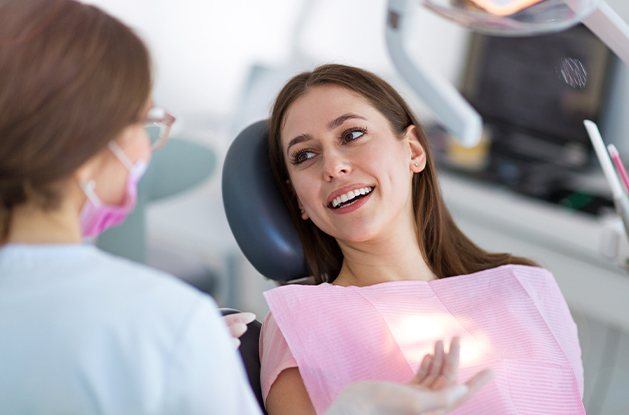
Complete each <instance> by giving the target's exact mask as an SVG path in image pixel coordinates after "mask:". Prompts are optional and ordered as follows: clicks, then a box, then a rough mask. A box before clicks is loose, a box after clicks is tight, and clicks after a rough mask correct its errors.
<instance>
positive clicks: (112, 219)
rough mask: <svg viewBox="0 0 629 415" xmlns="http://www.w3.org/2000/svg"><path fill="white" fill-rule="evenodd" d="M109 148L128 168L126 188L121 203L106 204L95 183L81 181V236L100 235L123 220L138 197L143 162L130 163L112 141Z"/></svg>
mask: <svg viewBox="0 0 629 415" xmlns="http://www.w3.org/2000/svg"><path fill="white" fill-rule="evenodd" d="M109 149H110V150H111V151H112V152H113V153H114V155H115V156H116V158H118V160H120V162H121V163H122V164H124V166H125V167H126V168H127V170H129V178H128V179H127V190H126V195H125V198H124V201H123V203H122V205H120V206H115V205H107V204H105V203H103V202H102V200H101V199H100V198H99V197H98V195H97V194H96V191H95V187H96V183H95V182H94V180H90V181H88V182H85V183H81V188H82V189H83V192H84V193H85V195H86V196H87V201H86V202H85V205H83V208H82V209H81V218H80V219H81V231H82V233H83V237H86V238H89V237H94V236H98V235H100V234H101V233H102V232H104V231H105V230H107V229H109V228H111V227H113V226H117V225H119V224H121V223H122V222H124V220H125V219H126V218H127V216H128V215H129V213H131V212H132V211H133V208H135V203H136V201H137V197H138V182H139V181H140V179H141V178H142V175H143V174H144V172H145V171H146V167H147V165H146V163H145V162H141V161H139V162H137V163H135V164H133V163H131V161H130V160H129V158H128V157H127V155H126V154H125V153H124V152H123V151H122V149H121V148H120V147H119V146H118V145H117V144H116V143H114V142H113V141H112V142H111V143H109Z"/></svg>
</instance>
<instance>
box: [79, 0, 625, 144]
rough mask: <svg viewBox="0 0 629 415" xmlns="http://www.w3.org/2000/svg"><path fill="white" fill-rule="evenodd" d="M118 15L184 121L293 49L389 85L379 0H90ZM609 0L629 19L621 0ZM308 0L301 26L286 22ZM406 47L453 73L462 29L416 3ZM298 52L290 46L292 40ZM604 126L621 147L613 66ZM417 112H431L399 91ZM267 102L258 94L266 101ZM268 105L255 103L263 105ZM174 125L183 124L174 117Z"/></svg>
mask: <svg viewBox="0 0 629 415" xmlns="http://www.w3.org/2000/svg"><path fill="white" fill-rule="evenodd" d="M89 2H90V3H94V4H97V5H100V6H102V7H104V8H105V9H106V10H108V11H110V12H111V13H113V14H115V15H117V16H119V17H121V18H122V19H123V20H125V21H126V22H128V23H129V24H130V25H131V26H133V27H134V28H136V29H137V30H138V31H139V32H140V34H141V35H142V36H143V37H144V38H145V39H146V40H147V42H148V44H149V46H150V48H151V50H152V52H153V57H154V61H155V63H156V82H155V98H156V100H157V101H158V102H160V103H161V104H162V105H164V106H166V107H168V108H169V109H171V111H173V112H175V113H177V114H178V115H179V119H180V120H181V121H182V122H180V123H179V124H180V125H179V128H184V129H185V128H186V127H194V126H191V125H188V126H186V125H185V123H186V121H188V123H191V122H192V123H193V122H194V120H198V119H200V118H203V117H209V116H212V117H229V116H230V115H231V114H232V113H233V112H234V111H235V110H237V108H236V107H237V105H238V102H239V101H238V100H239V98H240V93H241V88H242V82H243V81H244V79H245V78H246V76H247V74H248V73H249V72H248V71H249V68H250V65H252V64H254V63H258V64H260V63H262V64H266V65H270V66H274V67H282V65H287V64H288V63H289V62H290V63H294V60H295V59H297V58H305V59H306V60H307V61H308V62H312V63H324V62H339V63H341V62H342V63H349V64H354V65H358V66H361V67H365V68H367V69H371V70H374V71H376V72H378V73H380V74H382V75H384V76H385V77H386V78H387V79H389V80H390V81H392V82H393V83H394V84H396V86H398V87H402V85H403V84H401V83H399V82H398V81H397V80H396V79H395V75H394V73H395V71H394V70H393V68H392V66H391V64H390V61H389V58H388V55H387V52H386V48H385V43H384V22H385V8H386V0H343V1H338V0H312V1H306V0H299V1H297V0H265V1H247V0H229V1H225V0H220V1H219V0H182V1H177V2H175V1H172V0H170V1H169V0H135V1H127V0H89ZM608 3H609V4H610V5H611V6H612V7H613V8H614V9H616V10H617V12H618V13H620V14H621V15H622V16H623V17H624V18H625V20H629V2H628V1H627V0H608ZM304 5H307V6H308V9H307V11H306V16H305V17H304V19H303V20H302V21H303V25H302V26H301V28H300V29H299V30H296V28H295V27H294V25H295V22H296V21H297V19H298V16H299V12H300V10H302V7H303V6H304ZM413 19H414V21H415V24H414V27H415V30H414V32H413V33H412V35H411V36H409V42H408V47H409V48H410V49H412V50H413V51H414V53H415V57H416V59H417V60H419V61H421V62H422V63H424V64H427V65H428V66H429V67H431V68H432V69H433V70H434V71H436V72H438V73H440V74H442V75H443V76H445V77H446V78H447V79H449V80H451V81H453V82H456V81H458V79H459V71H460V69H461V64H462V62H463V59H464V51H465V47H466V38H467V35H468V32H467V31H466V30H465V29H463V28H461V27H459V26H457V25H454V24H452V23H450V22H448V21H446V20H444V19H442V18H440V17H438V16H436V15H434V14H432V13H431V12H429V11H428V10H425V9H422V8H420V7H417V9H416V13H415V14H414V16H413ZM295 45H296V48H297V50H299V51H301V52H302V55H301V56H295V55H291V53H292V52H291V51H292V50H293V47H294V46H295ZM613 90H614V92H613V94H612V96H611V103H612V105H611V107H610V110H609V112H608V114H607V116H606V118H604V122H603V125H602V129H603V133H604V134H605V135H606V138H607V139H609V140H610V141H614V142H616V143H617V144H618V145H619V147H620V149H621V151H622V152H623V153H625V154H627V155H628V156H629V140H627V139H626V138H625V134H626V132H627V131H629V116H628V115H629V69H627V68H625V67H622V65H621V66H620V68H619V70H618V71H617V73H616V74H615V85H614V88H613ZM405 95H406V97H407V98H409V99H410V101H411V103H412V104H413V106H414V107H415V108H416V109H417V110H418V111H419V112H420V116H430V111H429V110H427V108H426V107H424V106H423V105H422V104H421V102H417V101H416V100H415V99H414V97H412V96H410V95H409V94H408V93H407V94H405ZM265 104H267V103H265ZM267 107H268V105H264V110H265V111H266V109H267ZM182 124H183V125H182Z"/></svg>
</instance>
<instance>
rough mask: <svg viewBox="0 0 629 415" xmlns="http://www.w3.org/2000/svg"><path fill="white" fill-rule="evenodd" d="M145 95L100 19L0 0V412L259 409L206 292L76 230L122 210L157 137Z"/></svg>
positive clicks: (142, 80)
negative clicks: (151, 134) (102, 246)
mask: <svg viewBox="0 0 629 415" xmlns="http://www.w3.org/2000/svg"><path fill="white" fill-rule="evenodd" d="M150 95H151V71H150V59H149V53H148V51H147V48H146V46H145V45H144V43H143V42H142V41H141V40H140V38H139V37H138V36H137V35H136V34H134V33H133V31H132V30H130V29H129V28H128V27H127V26H126V25H124V24H123V23H121V22H120V21H119V20H117V19H116V18H114V17H112V16H110V15H108V14H107V13H105V12H103V11H101V10H100V9H98V8H96V7H94V6H91V5H86V4H82V3H80V2H77V1H71V0H10V1H2V2H0V244H1V245H0V337H1V338H2V341H0V367H2V376H0V413H3V414H35V413H49V414H53V413H54V414H61V413H64V414H65V413H74V414H95V413H99V414H145V413H151V414H161V413H164V414H179V413H181V414H201V413H204V414H207V413H216V414H219V413H220V414H236V413H237V414H257V413H259V408H258V406H257V403H256V401H255V399H254V397H253V394H252V393H251V390H250V388H249V386H248V384H247V381H246V376H245V375H244V370H243V368H242V364H241V363H240V361H239V359H238V355H237V354H236V352H235V350H234V347H233V343H232V342H231V339H230V337H229V333H228V330H227V328H226V327H225V325H224V323H223V321H222V320H221V318H220V315H219V313H218V310H217V308H216V306H215V304H214V302H213V301H212V299H211V298H210V297H208V296H206V295H204V294H202V293H200V292H198V291H196V290H194V289H193V288H191V287H188V286H187V285H185V284H183V283H182V282H179V281H178V280H177V279H176V278H174V277H171V276H170V275H166V274H163V273H161V272H158V271H156V270H152V269H150V268H147V267H144V266H141V265H138V264H135V263H132V262H129V261H126V260H123V259H119V258H116V257H113V256H110V255H108V254H106V253H104V252H101V251H100V250H98V249H97V248H95V247H93V246H91V245H89V244H83V243H82V240H83V238H84V237H86V236H92V237H93V236H96V235H98V233H99V232H101V231H103V230H104V229H106V228H108V227H110V226H113V225H115V224H116V223H120V222H121V221H122V220H124V218H125V216H126V215H127V214H128V213H129V212H130V211H131V210H132V209H133V207H134V200H135V195H136V186H137V182H138V180H139V179H140V177H141V175H142V173H143V171H144V169H145V168H146V165H147V164H148V162H149V160H150V157H151V152H152V151H153V150H154V149H155V148H157V147H158V146H159V145H161V144H163V142H164V140H165V139H166V137H167V133H168V129H169V127H170V125H171V124H172V122H173V121H174V119H173V117H172V116H170V115H169V114H168V113H167V112H165V111H164V110H162V109H161V108H158V107H153V106H152V102H151V99H150ZM147 122H148V123H151V124H153V125H156V126H159V127H160V131H161V132H162V134H161V135H159V136H158V137H157V140H156V141H155V142H151V140H150V138H149V136H148V134H147V132H146V130H145V125H146V123H147Z"/></svg>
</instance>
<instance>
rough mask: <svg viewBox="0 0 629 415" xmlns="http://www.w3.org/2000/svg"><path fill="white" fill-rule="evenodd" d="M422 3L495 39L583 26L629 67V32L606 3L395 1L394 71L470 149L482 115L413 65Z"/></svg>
mask: <svg viewBox="0 0 629 415" xmlns="http://www.w3.org/2000/svg"><path fill="white" fill-rule="evenodd" d="M417 3H419V4H420V5H422V6H424V7H426V8H428V9H429V10H432V11H433V12H435V13H437V14H439V15H441V16H443V17H445V18H447V19H449V20H452V21H454V22H457V23H459V24H461V25H463V26H465V27H468V28H470V29H472V30H474V31H478V32H481V33H485V34H490V35H499V36H528V35H538V34H543V33H550V32H558V31H560V30H563V29H566V28H568V27H570V26H573V25H575V24H577V23H579V22H583V23H584V24H585V25H586V26H587V27H588V28H589V29H590V30H591V31H592V32H593V33H594V34H595V35H596V36H598V37H599V38H600V39H601V40H602V41H603V42H604V43H605V44H606V45H607V46H608V47H609V48H610V49H611V50H612V51H613V52H614V53H616V55H618V57H619V58H620V59H622V60H623V61H624V62H625V64H627V65H629V26H628V25H627V23H626V22H624V21H623V20H622V19H621V18H620V16H618V14H616V13H615V12H614V11H613V10H612V9H611V8H610V7H609V5H607V3H605V2H604V1H602V0H389V2H388V6H387V9H388V13H387V25H386V43H387V48H388V50H389V54H390V56H391V59H392V61H393V64H394V66H395V67H396V69H397V71H398V72H399V73H400V74H401V75H402V78H403V79H404V80H405V81H406V82H407V83H408V84H409V85H410V86H411V88H412V89H413V90H414V91H415V93H416V94H417V95H418V96H419V97H420V98H421V99H422V100H423V101H424V102H425V103H426V104H427V105H428V106H429V107H430V108H431V109H432V111H433V112H434V114H435V115H436V117H437V118H438V119H439V120H440V121H441V123H442V124H443V125H444V126H445V127H446V129H447V130H448V131H449V132H450V133H451V134H452V135H453V136H454V137H455V138H456V139H458V140H459V141H460V142H461V144H462V145H464V146H470V147H471V146H474V145H476V144H477V143H478V142H479V140H480V137H481V134H482V120H481V117H480V115H479V114H478V112H477V111H476V110H474V108H472V106H471V105H470V104H469V103H468V102H467V101H466V100H465V99H464V98H463V96H462V95H461V94H460V93H459V92H458V91H457V90H456V88H455V87H454V86H453V85H452V84H450V83H449V82H448V81H447V80H446V79H444V78H443V77H441V76H439V75H438V74H435V73H433V72H431V71H429V70H428V69H427V68H426V67H424V66H422V65H421V63H418V62H416V60H414V59H412V58H411V56H410V55H409V54H408V52H407V51H406V49H405V47H404V42H405V41H406V40H407V39H406V36H405V31H406V28H407V26H408V23H407V22H408V21H409V18H408V16H409V15H410V14H411V13H412V12H413V10H414V7H416V6H417Z"/></svg>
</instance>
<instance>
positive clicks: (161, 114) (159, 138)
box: [144, 107, 176, 150]
mask: <svg viewBox="0 0 629 415" xmlns="http://www.w3.org/2000/svg"><path fill="white" fill-rule="evenodd" d="M175 121H176V118H175V117H174V116H173V115H172V114H170V113H169V112H168V111H166V110H165V109H163V108H160V107H152V108H151V109H150V110H149V112H148V114H147V116H146V121H145V127H144V128H145V129H146V132H147V134H148V136H149V139H150V140H151V149H153V150H157V149H160V148H162V147H163V146H164V144H166V141H168V136H169V134H170V129H171V127H172V126H173V124H174V123H175Z"/></svg>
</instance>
